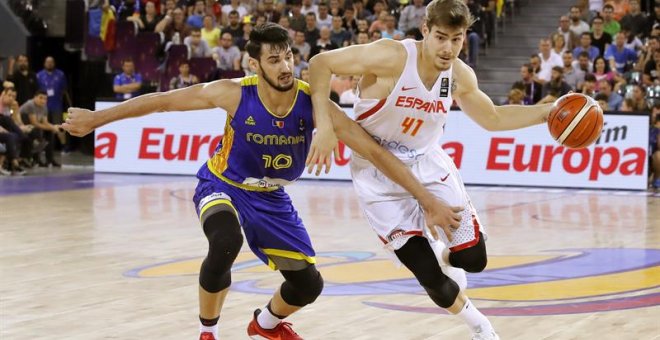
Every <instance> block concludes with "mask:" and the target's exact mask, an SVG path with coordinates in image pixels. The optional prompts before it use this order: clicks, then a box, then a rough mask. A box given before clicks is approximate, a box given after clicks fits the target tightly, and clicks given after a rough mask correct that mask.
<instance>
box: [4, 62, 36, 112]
mask: <svg viewBox="0 0 660 340" xmlns="http://www.w3.org/2000/svg"><path fill="white" fill-rule="evenodd" d="M15 64H16V65H14V58H12V57H10V58H9V68H8V70H7V80H8V81H11V82H12V83H14V86H15V88H16V100H17V101H18V105H23V103H25V102H26V101H28V100H29V99H31V98H32V97H34V93H35V92H37V89H38V84H37V75H36V74H34V72H32V71H31V70H30V64H29V62H28V57H27V56H26V55H24V54H20V55H19V56H18V57H17V58H16V61H15Z"/></svg>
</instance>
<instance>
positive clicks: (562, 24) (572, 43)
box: [552, 15, 580, 55]
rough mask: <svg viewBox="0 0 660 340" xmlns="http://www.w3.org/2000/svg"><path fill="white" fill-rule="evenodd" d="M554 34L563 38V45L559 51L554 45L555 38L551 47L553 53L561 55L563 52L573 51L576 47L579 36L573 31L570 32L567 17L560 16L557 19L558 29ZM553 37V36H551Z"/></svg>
mask: <svg viewBox="0 0 660 340" xmlns="http://www.w3.org/2000/svg"><path fill="white" fill-rule="evenodd" d="M555 34H560V35H561V36H562V38H564V44H563V46H562V48H561V49H559V48H558V47H557V46H556V45H557V42H556V41H555V39H556V38H555V37H553V39H552V45H553V46H552V47H553V49H554V51H555V53H557V54H559V55H561V54H562V53H563V52H564V51H565V50H569V51H571V50H573V49H574V48H575V47H577V45H578V42H579V40H580V39H579V36H578V35H577V34H575V33H573V31H571V27H570V20H569V19H568V17H567V16H565V15H562V16H561V17H560V18H559V27H558V28H557V32H556V33H555ZM553 35H554V34H553Z"/></svg>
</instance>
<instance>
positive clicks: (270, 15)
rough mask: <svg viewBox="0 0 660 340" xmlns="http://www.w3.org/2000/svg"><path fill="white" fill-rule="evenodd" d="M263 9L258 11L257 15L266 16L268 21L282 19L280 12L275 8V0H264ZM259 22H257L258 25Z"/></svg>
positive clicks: (275, 21)
mask: <svg viewBox="0 0 660 340" xmlns="http://www.w3.org/2000/svg"><path fill="white" fill-rule="evenodd" d="M262 4H263V11H257V16H264V17H265V18H266V21H267V22H274V23H277V22H278V21H280V13H279V12H278V11H276V10H275V2H274V0H263V2H262ZM258 25H259V23H258V22H257V26H258Z"/></svg>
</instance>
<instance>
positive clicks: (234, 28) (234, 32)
mask: <svg viewBox="0 0 660 340" xmlns="http://www.w3.org/2000/svg"><path fill="white" fill-rule="evenodd" d="M244 19H247V20H248V21H249V20H250V18H249V17H244ZM222 33H229V34H231V36H232V38H234V43H235V44H236V45H238V41H239V40H240V39H241V37H242V36H243V27H242V26H241V23H240V20H239V13H238V12H237V11H234V10H232V11H231V12H229V25H228V26H227V27H225V28H223V29H222ZM219 40H220V34H219V35H218V39H217V40H216V44H215V46H213V47H212V48H214V47H218V43H217V41H219Z"/></svg>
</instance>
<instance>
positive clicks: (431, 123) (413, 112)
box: [354, 39, 452, 165]
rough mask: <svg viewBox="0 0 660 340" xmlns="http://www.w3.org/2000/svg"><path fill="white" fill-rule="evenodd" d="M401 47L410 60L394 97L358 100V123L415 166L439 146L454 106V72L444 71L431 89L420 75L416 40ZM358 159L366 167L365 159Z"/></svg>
mask: <svg viewBox="0 0 660 340" xmlns="http://www.w3.org/2000/svg"><path fill="white" fill-rule="evenodd" d="M401 44H403V46H404V47H405V48H406V51H407V52H408V57H407V59H406V65H405V67H404V69H403V72H402V73H401V77H400V78H399V81H398V82H397V83H396V85H395V86H394V89H393V90H392V92H391V93H390V95H389V96H387V98H384V99H381V100H377V99H358V100H357V101H356V102H355V104H354V112H355V120H356V122H357V123H358V124H360V126H362V128H364V129H365V130H366V131H367V132H368V133H369V134H370V135H371V136H372V137H373V138H374V139H375V140H376V141H377V142H378V143H379V144H380V145H382V146H383V147H385V148H386V149H388V150H389V151H391V152H392V153H393V154H394V155H395V156H397V157H398V158H399V159H401V161H403V162H404V163H406V164H412V163H415V162H416V161H418V160H419V159H421V158H422V156H423V155H424V154H426V153H427V152H428V151H429V150H431V149H432V148H437V147H438V143H439V140H440V138H441V137H442V134H443V131H444V125H445V122H446V120H447V119H446V118H447V114H448V113H449V109H450V107H451V104H452V99H451V83H452V78H451V74H452V72H451V68H450V69H449V70H447V71H443V72H441V73H440V75H439V76H438V79H437V80H436V82H435V84H433V87H432V88H431V89H430V90H427V89H426V87H425V86H424V83H422V80H421V79H420V77H419V74H418V72H417V47H416V45H415V41H414V40H411V39H407V40H403V41H401ZM355 158H357V159H358V163H362V164H364V163H363V161H364V159H362V158H361V157H355ZM364 165H366V164H364Z"/></svg>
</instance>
